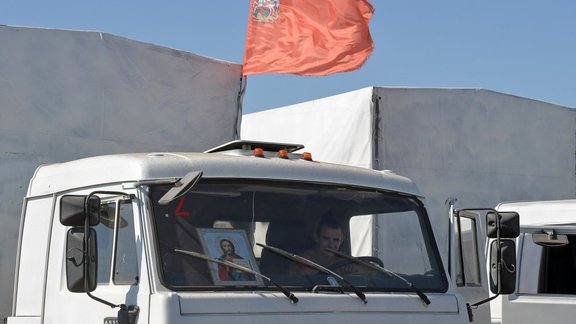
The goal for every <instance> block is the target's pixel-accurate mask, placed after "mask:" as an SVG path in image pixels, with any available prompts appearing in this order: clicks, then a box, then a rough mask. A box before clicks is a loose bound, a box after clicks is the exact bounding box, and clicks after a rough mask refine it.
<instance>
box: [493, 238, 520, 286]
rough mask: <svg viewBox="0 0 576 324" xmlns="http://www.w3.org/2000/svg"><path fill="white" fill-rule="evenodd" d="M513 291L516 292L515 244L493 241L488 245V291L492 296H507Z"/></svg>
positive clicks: (502, 240)
mask: <svg viewBox="0 0 576 324" xmlns="http://www.w3.org/2000/svg"><path fill="white" fill-rule="evenodd" d="M498 243H500V246H498ZM499 254H500V256H499ZM514 290H516V243H515V242H514V240H511V239H501V240H494V241H492V243H491V244H490V291H492V293H494V294H502V295H509V294H511V293H513V292H514Z"/></svg>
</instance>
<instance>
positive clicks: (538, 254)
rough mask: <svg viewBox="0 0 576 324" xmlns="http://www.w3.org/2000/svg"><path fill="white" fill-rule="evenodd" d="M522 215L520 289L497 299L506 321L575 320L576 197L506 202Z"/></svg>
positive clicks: (502, 208)
mask: <svg viewBox="0 0 576 324" xmlns="http://www.w3.org/2000/svg"><path fill="white" fill-rule="evenodd" d="M497 209H498V210H499V211H503V212H505V211H514V212H517V213H518V214H519V215H520V232H521V233H520V236H519V237H518V239H517V267H518V281H517V285H516V286H517V289H516V291H515V292H514V293H512V294H510V295H509V296H504V297H502V298H501V300H500V301H499V304H500V305H497V307H499V308H501V314H499V315H500V317H501V319H502V323H511V324H514V323H549V324H556V323H572V322H574V318H576V307H575V306H576V276H575V274H576V200H551V201H530V202H510V203H502V204H500V205H499V206H498V207H497Z"/></svg>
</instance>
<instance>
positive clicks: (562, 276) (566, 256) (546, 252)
mask: <svg viewBox="0 0 576 324" xmlns="http://www.w3.org/2000/svg"><path fill="white" fill-rule="evenodd" d="M568 242H569V243H568V245H564V246H557V247H544V248H543V251H542V258H541V260H540V275H539V280H538V293H541V294H564V295H576V277H575V276H574V273H576V235H568Z"/></svg>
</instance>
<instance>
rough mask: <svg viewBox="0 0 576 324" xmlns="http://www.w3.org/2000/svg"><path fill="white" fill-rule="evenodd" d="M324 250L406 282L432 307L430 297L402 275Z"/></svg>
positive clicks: (346, 255) (340, 253)
mask: <svg viewBox="0 0 576 324" xmlns="http://www.w3.org/2000/svg"><path fill="white" fill-rule="evenodd" d="M324 250H326V251H328V252H331V253H334V254H336V255H337V256H339V257H341V258H344V259H346V260H350V261H351V262H354V263H356V264H359V265H363V266H365V267H368V268H370V269H373V270H376V271H380V272H384V273H386V274H388V275H390V276H393V277H395V278H398V279H400V280H401V281H402V282H404V283H405V284H406V285H407V286H408V287H409V288H410V289H411V290H412V291H413V292H415V293H416V294H417V295H418V297H420V299H422V301H423V302H424V304H426V305H430V299H429V298H428V296H426V294H424V292H423V291H422V290H420V289H419V288H418V287H416V286H414V284H413V283H411V282H410V281H409V280H407V279H406V278H404V277H402V276H401V275H399V274H397V273H396V272H394V271H391V270H388V269H386V268H384V267H381V266H380V265H378V264H374V263H371V262H367V261H364V260H361V259H358V258H356V257H353V256H351V255H348V254H344V253H342V252H340V251H336V250H332V249H324Z"/></svg>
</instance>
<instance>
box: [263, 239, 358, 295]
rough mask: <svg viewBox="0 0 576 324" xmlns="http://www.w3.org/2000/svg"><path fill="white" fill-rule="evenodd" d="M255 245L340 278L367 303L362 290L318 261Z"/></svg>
mask: <svg viewBox="0 0 576 324" xmlns="http://www.w3.org/2000/svg"><path fill="white" fill-rule="evenodd" d="M256 245H258V246H261V247H263V248H265V249H268V250H270V251H272V252H274V253H276V254H279V255H281V256H283V257H285V258H287V259H290V260H292V261H294V262H297V263H300V264H303V265H305V266H307V267H310V268H312V269H315V270H318V271H320V272H322V273H325V274H329V275H332V276H334V277H336V278H338V279H340V280H342V282H344V283H345V284H347V285H348V287H350V288H351V289H352V291H354V293H355V294H356V296H358V298H360V299H361V300H362V303H363V304H366V303H368V300H366V295H364V293H363V292H361V291H360V290H359V289H358V288H356V287H355V286H354V285H353V284H351V283H350V282H348V280H346V279H344V277H342V276H341V275H339V274H337V273H336V272H334V271H332V270H330V269H328V268H326V267H323V266H321V265H320V264H318V263H316V262H314V261H311V260H308V259H306V258H304V257H301V256H299V255H297V254H294V253H290V252H288V251H285V250H282V249H280V248H277V247H274V246H270V245H265V244H260V243H256Z"/></svg>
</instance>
